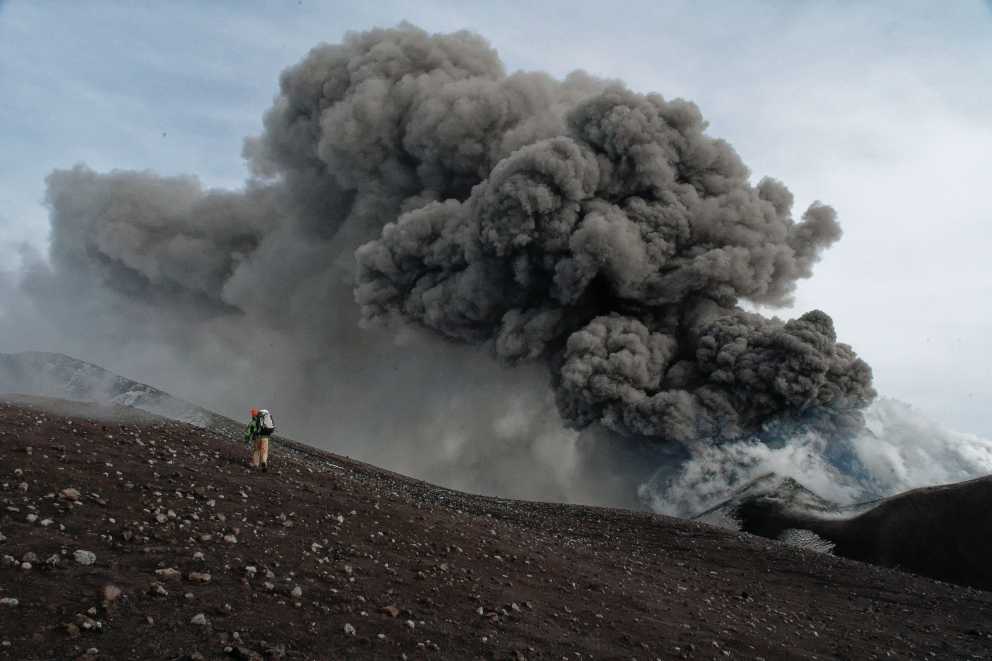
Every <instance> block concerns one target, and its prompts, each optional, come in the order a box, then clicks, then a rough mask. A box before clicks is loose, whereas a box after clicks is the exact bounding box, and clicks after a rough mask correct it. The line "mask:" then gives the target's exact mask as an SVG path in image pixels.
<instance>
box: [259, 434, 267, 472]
mask: <svg viewBox="0 0 992 661" xmlns="http://www.w3.org/2000/svg"><path fill="white" fill-rule="evenodd" d="M258 451H259V459H261V461H262V465H263V466H268V465H269V437H268V436H261V437H259V439H258Z"/></svg>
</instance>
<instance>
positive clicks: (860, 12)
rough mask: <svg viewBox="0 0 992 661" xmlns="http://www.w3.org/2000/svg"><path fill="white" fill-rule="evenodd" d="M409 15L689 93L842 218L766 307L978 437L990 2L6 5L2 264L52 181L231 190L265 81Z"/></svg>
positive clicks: (758, 169)
mask: <svg viewBox="0 0 992 661" xmlns="http://www.w3.org/2000/svg"><path fill="white" fill-rule="evenodd" d="M404 20H406V21H409V22H411V23H414V24H416V25H418V26H420V27H422V28H424V29H426V30H428V31H430V32H449V31H453V30H458V29H469V30H473V31H476V32H479V33H480V34H482V35H483V36H484V37H486V38H487V39H488V40H489V41H490V42H491V43H492V45H493V46H494V47H495V48H496V49H497V50H498V51H499V54H500V56H501V57H502V59H503V61H504V62H505V63H506V66H507V68H508V69H509V70H510V71H513V70H518V69H523V70H545V71H548V72H550V73H551V74H553V75H555V76H559V77H560V76H564V75H565V74H566V73H568V72H569V71H571V70H573V69H578V68H581V69H585V70H587V71H589V72H590V73H592V74H594V75H597V76H601V77H607V78H618V79H622V80H624V81H625V82H626V83H627V84H628V85H629V86H630V87H632V88H633V89H635V90H637V91H640V92H658V93H660V94H662V95H663V96H665V97H666V98H672V97H684V98H688V99H691V100H693V101H695V102H696V103H697V104H698V105H699V106H700V108H701V109H702V112H703V114H704V115H705V116H706V117H707V118H708V119H709V121H710V133H711V134H712V135H715V136H719V137H722V138H725V139H727V140H728V141H730V142H731V143H732V144H733V145H734V146H735V148H736V149H737V151H738V152H739V153H740V154H741V156H742V157H743V159H744V161H745V162H746V163H747V164H748V165H749V166H750V167H751V169H752V172H753V175H754V178H755V181H757V180H758V179H760V178H761V177H762V176H766V175H768V176H774V177H776V178H780V179H782V180H783V181H785V182H786V183H787V184H788V186H789V187H790V188H791V189H792V191H793V192H794V193H795V196H796V206H797V208H805V207H806V206H807V205H808V204H809V203H810V202H812V201H813V200H816V199H819V200H822V201H824V202H826V203H829V204H831V205H833V206H834V207H835V208H836V209H837V211H838V214H839V219H840V222H841V224H842V226H843V228H844V232H845V236H844V238H843V239H842V240H841V241H840V243H839V244H838V245H836V246H834V247H833V248H832V249H831V250H830V251H828V252H827V254H826V256H825V258H824V260H823V261H822V263H820V264H819V265H818V266H817V268H816V273H815V276H814V278H813V279H811V280H809V281H805V282H803V283H801V284H800V287H799V290H798V296H797V300H796V303H795V305H794V307H793V309H791V310H790V309H787V310H782V311H772V312H773V313H775V314H779V315H782V316H796V315H798V314H800V313H802V312H803V311H806V310H809V309H812V308H822V309H824V310H826V311H828V312H829V313H830V314H831V315H832V316H833V318H834V321H835V324H836V327H837V330H838V334H839V335H840V337H841V338H842V339H843V340H844V341H846V342H848V343H850V344H851V345H853V346H854V347H855V349H856V350H857V351H858V353H859V354H860V355H861V356H862V357H864V358H865V359H866V360H867V361H868V362H869V363H870V364H871V365H872V366H873V368H874V371H875V381H876V386H877V388H878V390H879V392H880V393H881V394H882V395H883V396H887V397H893V398H897V399H900V400H903V401H906V402H908V403H910V404H912V405H913V406H914V407H916V408H917V409H919V410H920V411H922V412H923V413H925V414H926V415H928V416H929V417H931V418H933V419H934V420H936V421H938V422H940V423H942V424H945V425H948V426H950V427H952V428H955V429H958V430H961V431H966V432H973V433H976V434H981V435H986V436H988V435H992V388H990V382H992V355H990V354H989V352H988V350H987V347H988V346H989V343H988V338H989V337H992V304H990V301H992V296H990V295H992V262H990V261H989V259H988V255H989V254H992V233H990V232H989V231H988V229H987V228H988V227H989V226H990V224H992V197H990V195H989V188H988V186H989V183H990V175H989V173H990V172H992V3H989V2H984V1H981V0H973V1H972V0H959V1H956V2H948V3H934V2H903V1H898V2H895V1H893V2H874V3H870V4H869V3H855V2H832V3H819V2H817V3H814V2H726V3H718V2H709V3H694V2H658V1H655V2H627V3H602V2H599V3H591V2H590V3H583V2H567V3H565V2H543V3H536V2H516V1H507V2H502V3H498V4H497V3H473V2H430V1H426V0H422V1H421V2H418V3H415V4H413V3H399V2H389V1H380V2H376V3H365V2H354V3H347V2H314V1H312V0H302V1H297V0H291V1H288V2H264V3H263V2H258V3H253V2H216V3H200V2H172V3H168V4H166V3H153V2H129V3H125V2H99V1H93V2H87V3H70V2H47V1H44V0H39V1H36V2H21V1H18V0H7V1H0V250H2V251H3V254H4V255H6V256H7V259H6V260H4V265H3V266H2V267H0V271H7V272H12V271H16V270H17V268H18V264H19V259H20V258H19V257H18V256H19V255H20V254H22V253H23V251H24V250H25V249H27V250H34V251H37V252H39V253H41V254H44V252H45V250H46V242H47V233H48V218H47V210H46V207H45V205H44V200H43V197H44V187H45V183H44V180H45V177H46V175H47V174H48V173H49V172H50V171H51V170H52V169H54V168H64V167H69V166H72V165H73V164H76V163H81V162H82V163H86V164H88V165H89V166H90V167H92V168H94V169H96V170H99V171H108V170H112V169H115V168H120V169H138V170H143V169H149V170H155V171H157V172H159V173H163V174H179V173H195V174H196V175H198V176H199V177H200V178H201V180H202V181H203V182H204V183H205V184H206V185H208V186H216V187H223V188H237V187H240V186H241V185H242V183H243V181H244V179H245V177H246V175H247V171H246V168H245V167H244V164H243V162H242V159H241V156H240V154H241V145H242V140H243V139H244V138H245V137H246V136H249V135H253V134H257V133H258V132H259V131H260V129H261V117H262V113H263V112H264V110H265V109H267V108H268V107H269V105H270V104H271V101H272V98H273V95H274V94H275V92H276V88H277V84H278V76H279V72H280V71H281V70H282V69H284V68H285V67H287V66H289V65H291V64H293V63H295V62H297V61H298V60H299V59H300V58H301V57H302V56H303V55H304V54H305V53H306V52H307V51H308V50H309V49H310V48H311V47H312V46H314V45H316V44H317V43H319V42H321V41H327V42H336V41H339V40H340V38H341V37H342V36H343V35H344V34H345V33H346V32H348V31H352V30H365V29H368V28H370V27H374V26H382V27H388V26H393V25H396V24H398V23H400V22H401V21H404ZM2 291H3V290H2V289H0V295H2ZM2 304H3V301H2V300H0V307H2ZM2 339H3V338H0V340H2ZM35 348H39V349H52V350H58V347H40V346H39V347H35ZM6 349H7V347H4V346H0V351H3V350H6Z"/></svg>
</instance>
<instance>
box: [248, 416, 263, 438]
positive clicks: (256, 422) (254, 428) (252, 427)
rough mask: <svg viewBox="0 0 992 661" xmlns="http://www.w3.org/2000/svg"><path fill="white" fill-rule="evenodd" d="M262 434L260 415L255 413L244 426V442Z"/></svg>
mask: <svg viewBox="0 0 992 661" xmlns="http://www.w3.org/2000/svg"><path fill="white" fill-rule="evenodd" d="M261 435H262V416H261V415H256V416H255V417H254V418H252V419H251V422H249V423H248V426H247V427H245V442H246V443H247V442H249V441H254V440H255V439H256V438H258V437H259V436H261Z"/></svg>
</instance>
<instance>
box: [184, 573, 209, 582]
mask: <svg viewBox="0 0 992 661" xmlns="http://www.w3.org/2000/svg"><path fill="white" fill-rule="evenodd" d="M189 580H190V581H191V582H193V583H209V582H210V574H208V573H206V572H198V571H191V572H190V573H189Z"/></svg>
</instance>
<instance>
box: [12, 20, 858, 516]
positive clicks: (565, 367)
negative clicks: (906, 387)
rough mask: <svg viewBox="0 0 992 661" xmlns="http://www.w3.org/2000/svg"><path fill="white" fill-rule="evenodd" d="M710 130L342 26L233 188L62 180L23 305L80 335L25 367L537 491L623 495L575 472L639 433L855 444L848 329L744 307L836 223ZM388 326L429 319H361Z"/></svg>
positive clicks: (598, 85)
mask: <svg viewBox="0 0 992 661" xmlns="http://www.w3.org/2000/svg"><path fill="white" fill-rule="evenodd" d="M705 129H706V124H705V122H704V121H703V119H702V117H701V115H700V113H699V111H698V109H697V108H696V106H695V105H693V104H692V103H690V102H687V101H682V100H673V101H666V100H664V99H662V98H661V97H660V96H656V95H640V94H635V93H633V92H631V91H629V90H627V89H625V88H624V87H623V85H622V84H620V83H617V82H611V81H603V80H597V79H594V78H592V77H590V76H588V75H586V74H584V73H581V72H576V73H573V74H571V75H569V76H568V77H566V78H565V79H564V80H556V79H553V78H552V77H550V76H548V75H546V74H543V73H513V74H509V75H508V74H507V73H506V72H505V71H504V69H503V66H502V64H501V62H500V60H499V58H498V56H497V54H496V53H495V51H494V50H493V49H492V48H491V47H490V46H489V45H488V44H487V43H486V42H485V41H484V40H483V39H482V38H480V37H478V36H476V35H473V34H470V33H466V32H459V33H454V34H447V35H428V34H427V33H425V32H423V31H421V30H419V29H416V28H413V27H411V26H407V25H404V26H400V27H399V28H397V29H391V30H373V31H370V32H365V33H359V34H350V35H348V36H347V37H346V38H345V39H344V41H343V43H341V44H335V45H328V44H323V45H320V46H318V47H316V48H315V49H313V50H312V51H311V52H310V53H309V54H308V55H307V56H306V57H305V58H304V59H303V60H302V61H301V62H300V63H298V64H296V65H295V66H292V67H290V68H289V69H287V70H286V71H284V72H283V74H282V76H281V78H280V81H279V92H278V95H277V96H276V98H275V100H274V103H273V106H272V107H271V109H270V110H268V112H267V113H266V114H265V117H264V130H263V132H262V133H261V135H259V136H257V137H254V138H251V139H249V140H247V141H246V144H245V149H244V155H245V157H246V159H247V162H248V164H249V166H250V169H251V172H252V177H251V178H250V180H249V181H248V182H247V183H246V185H245V187H244V188H243V189H242V190H238V191H215V190H204V189H203V188H202V187H201V185H200V183H199V182H198V181H197V180H196V179H195V178H193V177H162V176H159V175H156V174H154V173H151V172H121V171H115V172H110V173H106V174H100V173H96V172H93V171H92V170H90V169H88V168H86V167H85V166H77V167H75V168H73V169H70V170H62V171H57V172H54V173H53V174H52V175H51V176H50V177H49V180H48V201H49V204H50V207H51V223H52V240H51V251H50V255H49V259H48V264H44V263H35V264H33V265H32V266H31V269H30V272H29V273H28V275H27V276H26V277H25V278H24V281H23V283H22V291H24V292H27V294H28V295H30V296H31V298H32V299H33V301H34V304H35V306H36V307H37V308H38V309H39V310H40V313H41V314H42V315H44V316H45V317H46V318H47V319H48V320H49V322H50V326H51V328H55V329H57V332H58V333H60V334H61V335H60V337H61V338H62V343H61V345H60V346H57V347H52V346H36V347H31V348H40V349H51V348H55V349H59V350H63V351H67V352H70V353H75V354H77V355H79V356H80V357H81V358H85V359H88V360H92V361H95V362H104V363H106V364H108V366H109V367H111V368H116V369H117V370H118V371H120V372H123V373H125V374H127V375H128V376H132V377H135V378H143V379H146V380H149V381H151V382H152V383H154V384H155V385H160V386H163V387H166V388H170V389H173V390H176V391H177V394H180V395H183V396H185V397H187V398H189V399H193V400H195V401H197V402H202V403H203V404H205V405H208V406H214V407H216V408H219V409H220V410H222V411H223V412H227V413H230V414H233V415H236V416H239V417H240V415H241V414H242V413H243V412H244V411H245V410H247V408H248V407H249V406H250V405H252V404H260V403H264V404H265V405H267V407H268V408H271V409H273V410H275V411H278V412H280V413H281V414H282V415H281V423H282V428H283V429H284V430H286V431H289V432H292V433H297V434H299V435H301V436H303V437H304V438H307V439H309V440H311V441H314V442H316V443H318V444H322V445H325V446H328V447H331V448H334V449H337V450H339V451H344V452H349V453H353V454H358V455H359V456H362V457H363V458H366V459H369V460H374V461H377V462H379V463H383V464H385V465H387V466H390V467H392V468H396V469H398V470H404V471H407V472H411V473H414V474H416V475H419V476H422V477H426V478H428V479H435V480H439V481H443V482H446V483H448V484H453V485H456V486H460V487H463V488H470V489H478V490H487V491H494V492H500V493H508V494H512V495H516V496H521V497H551V498H564V499H576V500H586V501H590V500H592V501H596V502H604V501H605V502H610V498H609V497H603V496H602V485H603V484H607V483H609V484H612V482H609V480H610V479H612V477H609V478H606V477H604V480H606V481H605V482H601V483H600V486H595V485H592V484H591V482H592V481H593V478H592V477H591V476H593V475H597V474H598V473H596V470H595V467H594V466H588V465H583V453H584V452H586V453H589V454H590V456H594V457H596V458H597V461H598V460H599V459H600V458H602V455H601V443H599V442H598V441H596V442H593V441H589V440H588V439H598V438H601V437H602V436H604V435H605V436H608V437H610V438H611V439H613V440H611V441H609V442H610V443H614V441H615V439H616V438H617V437H618V435H624V436H629V437H631V438H630V443H631V444H633V445H628V446H626V447H627V448H630V447H635V446H636V447H637V448H641V449H635V450H633V451H631V454H630V455H629V461H628V459H626V458H625V457H628V455H624V454H621V455H617V456H613V457H611V458H610V461H608V462H602V465H607V464H609V465H610V466H612V467H613V468H615V470H613V472H614V473H618V472H619V473H623V470H624V467H625V466H626V465H627V464H628V463H629V464H638V463H639V462H641V463H642V462H643V458H644V456H645V455H644V454H643V453H642V450H643V445H638V444H642V443H644V442H645V441H644V439H645V438H646V439H648V440H647V444H648V445H649V446H651V445H653V446H655V447H658V448H661V447H665V448H670V447H671V444H666V443H661V444H659V443H657V442H656V441H657V440H659V439H660V440H664V441H679V442H682V443H685V444H690V445H694V444H695V445H705V444H707V443H708V442H709V441H713V440H717V441H719V440H722V439H729V438H736V437H739V436H742V435H746V434H748V433H750V432H753V431H755V430H759V429H761V428H762V427H763V426H766V425H767V424H769V423H772V422H778V421H785V422H787V423H790V424H791V423H793V422H803V423H810V424H812V425H813V426H815V427H817V428H821V429H822V428H830V429H837V428H838V426H840V428H843V429H846V428H848V427H851V426H857V424H858V421H859V415H860V414H859V411H860V409H861V408H862V407H864V406H865V405H866V404H867V403H868V402H869V401H870V400H871V399H872V397H873V394H874V393H873V391H872V389H871V373H870V370H869V368H868V367H867V365H865V363H863V362H862V361H860V360H859V359H857V357H856V356H855V355H854V353H853V352H852V351H851V350H850V348H849V347H847V346H846V345H843V344H839V343H837V341H836V337H835V334H834V329H833V325H832V323H831V320H830V318H829V317H828V316H827V315H826V314H824V313H822V312H818V311H816V312H811V313H808V314H805V315H803V316H801V317H800V318H798V319H795V320H792V321H787V322H783V321H780V320H776V319H767V318H764V317H761V316H758V315H756V314H753V313H751V312H746V311H744V310H742V309H741V308H739V307H738V302H739V301H751V302H754V303H758V304H763V305H778V304H785V303H787V302H788V301H789V297H790V294H791V292H792V291H793V289H794V287H795V284H796V282H797V280H798V279H800V278H805V277H809V276H810V275H811V269H812V266H813V264H814V263H815V262H816V261H817V259H818V257H819V255H820V253H821V251H822V250H823V249H825V248H826V247H828V246H829V245H830V244H831V243H833V242H834V241H836V240H837V239H838V238H839V236H840V229H839V226H838V225H837V222H836V220H835V217H834V212H833V210H832V209H831V208H830V207H828V206H825V205H821V204H818V203H816V204H813V205H812V206H811V207H810V208H809V209H807V210H806V211H805V212H803V213H802V215H801V217H800V218H799V219H798V221H797V220H796V219H794V218H793V216H792V204H793V200H792V196H791V194H790V193H789V191H788V190H787V189H786V187H785V186H784V185H783V184H781V183H779V182H777V181H774V180H771V179H765V180H762V181H761V182H760V183H758V184H757V185H756V186H754V185H751V183H750V181H749V172H748V170H747V168H746V167H745V166H744V164H743V163H742V162H741V160H740V158H739V157H738V156H737V154H736V153H735V152H734V150H733V149H732V148H731V147H730V145H728V144H727V143H725V142H723V141H720V140H718V139H714V138H711V137H709V136H707V135H706V133H705ZM356 251H357V252H356ZM356 257H357V260H356ZM356 264H357V266H356ZM356 297H357V304H356V301H355V298H356ZM397 317H399V318H403V319H405V320H411V321H413V322H415V324H413V325H412V326H410V325H407V326H403V325H390V324H364V326H365V327H366V328H364V329H363V328H360V325H362V324H361V322H362V321H363V320H364V321H367V322H368V321H376V320H391V319H394V318H397ZM3 323H4V318H2V317H0V326H2V324H3ZM418 329H419V330H418ZM423 329H427V331H426V332H424V331H423ZM47 332H49V333H51V332H54V331H51V330H49V331H47ZM22 337H26V336H24V335H23V334H22ZM38 337H43V335H41V334H39V335H38ZM451 340H456V342H451ZM480 344H484V345H486V346H488V347H491V349H492V351H493V352H495V354H496V355H497V356H498V357H499V358H500V359H502V362H503V363H504V365H519V364H521V363H527V362H529V363H530V365H519V366H516V367H512V368H503V367H498V366H497V365H496V364H495V363H494V361H492V360H491V359H490V358H489V357H488V356H487V353H486V352H482V351H478V350H477V349H475V348H473V347H474V346H475V345H480ZM549 374H550V377H549ZM548 383H550V384H551V386H552V391H553V396H552V395H551V394H549V391H548ZM507 392H512V393H513V395H512V397H507V395H506V393H507ZM556 409H557V411H559V412H560V415H561V418H562V419H564V420H565V421H566V422H567V424H568V425H570V426H572V427H575V428H583V427H590V429H589V432H588V433H587V434H586V435H584V436H583V437H582V438H580V437H578V436H577V435H576V433H575V432H572V431H568V430H565V429H563V428H562V427H561V425H560V424H559V422H558V418H557V417H556V416H555V415H554V414H553V412H554V411H555V410H556ZM594 423H595V424H594ZM603 429H607V430H611V433H609V434H604V433H601V432H602V430H603ZM583 438H585V439H586V440H583ZM588 444H591V445H590V446H589V447H592V450H590V449H589V447H587V445H588ZM615 445H616V446H617V447H620V446H623V445H624V444H622V443H617V444H615ZM626 451H627V450H624V452H626ZM643 451H644V452H648V453H649V454H650V453H651V452H654V450H651V449H650V448H649V449H647V450H643ZM663 452H669V450H668V449H666V450H664V451H663ZM658 456H660V455H658ZM611 462H612V463H611ZM597 465H598V464H597ZM549 480H551V481H553V482H554V484H551V485H547V488H544V487H543V486H541V485H546V484H547V482H548V481H549ZM535 485H537V486H535Z"/></svg>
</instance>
